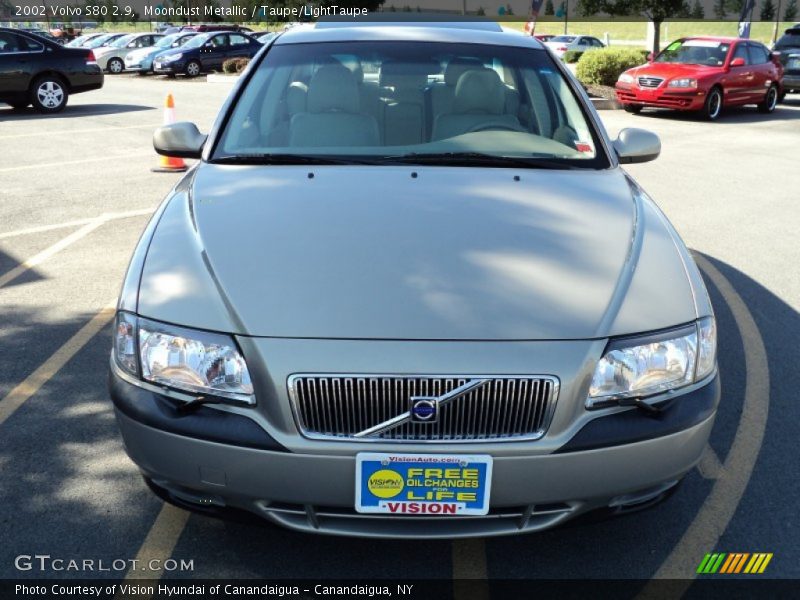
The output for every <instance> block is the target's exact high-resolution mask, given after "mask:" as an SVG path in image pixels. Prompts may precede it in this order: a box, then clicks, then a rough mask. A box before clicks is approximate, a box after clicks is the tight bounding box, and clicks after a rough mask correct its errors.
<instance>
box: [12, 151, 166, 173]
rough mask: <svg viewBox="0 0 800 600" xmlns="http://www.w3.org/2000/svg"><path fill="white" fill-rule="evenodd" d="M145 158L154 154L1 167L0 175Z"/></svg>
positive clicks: (145, 153) (123, 155)
mask: <svg viewBox="0 0 800 600" xmlns="http://www.w3.org/2000/svg"><path fill="white" fill-rule="evenodd" d="M145 156H152V157H153V160H155V159H156V154H155V152H138V153H133V154H120V155H118V156H98V157H96V158H82V159H80V160H64V161H61V162H55V163H40V164H35V165H17V166H16V167H3V168H2V169H0V173H11V172H16V171H25V170H28V169H32V170H39V169H56V168H58V167H63V166H66V165H82V164H89V163H95V162H103V161H105V160H118V161H121V162H125V161H127V160H128V159H131V158H142V157H145Z"/></svg>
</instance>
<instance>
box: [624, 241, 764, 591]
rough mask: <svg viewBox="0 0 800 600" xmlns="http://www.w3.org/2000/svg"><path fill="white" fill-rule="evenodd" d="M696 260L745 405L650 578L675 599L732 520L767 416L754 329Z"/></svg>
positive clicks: (726, 288)
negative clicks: (724, 314) (730, 338)
mask: <svg viewBox="0 0 800 600" xmlns="http://www.w3.org/2000/svg"><path fill="white" fill-rule="evenodd" d="M695 261H696V262H697V264H698V266H699V267H700V268H701V269H702V271H703V273H705V275H706V276H707V277H708V278H709V279H710V280H711V282H712V283H713V284H714V286H715V287H716V288H717V290H718V291H719V293H720V294H721V295H722V297H723V298H724V299H725V303H726V304H727V305H728V307H729V308H730V310H731V312H732V313H733V319H734V321H735V322H736V327H737V328H738V329H739V335H740V337H741V339H742V340H743V341H744V344H743V347H744V362H745V385H744V405H743V406H742V409H741V413H740V414H741V416H740V419H739V425H738V427H737V428H736V433H735V435H734V438H733V444H732V445H731V448H730V450H729V451H728V456H727V459H726V460H725V464H724V468H723V472H722V474H721V475H720V477H719V478H718V479H717V480H716V481H715V482H714V486H713V487H712V488H711V492H710V493H709V495H708V497H707V498H706V500H705V502H703V505H702V506H701V507H700V510H699V511H698V512H697V515H696V516H695V518H694V520H693V521H692V522H691V523H690V525H689V527H688V528H687V529H686V531H684V533H683V536H682V537H681V539H680V540H679V541H678V543H677V544H676V545H675V546H674V547H673V548H672V551H671V552H670V554H669V556H668V557H667V558H666V560H665V561H664V562H663V563H662V564H661V567H659V569H658V571H656V574H655V575H654V576H653V579H671V580H673V581H671V582H670V585H671V588H670V596H672V597H680V596H682V595H683V594H684V593H685V592H686V590H687V589H688V588H689V586H690V585H691V584H692V580H693V579H694V578H695V577H696V576H697V573H696V569H697V561H698V557H701V556H703V554H704V553H706V552H708V551H709V550H710V549H712V548H715V547H716V546H717V544H718V542H719V539H720V537H721V536H722V534H723V533H724V532H725V529H726V528H727V527H728V524H729V523H730V521H731V519H732V518H733V515H734V513H735V512H736V507H737V506H739V502H741V500H742V496H743V495H744V492H745V489H746V488H747V484H748V482H749V481H750V477H751V476H752V474H753V468H754V467H755V463H756V459H757V458H758V454H759V451H760V450H761V445H762V444H763V442H764V432H765V430H766V427H767V414H768V412H769V364H768V362H767V351H766V349H765V347H764V340H763V338H762V337H761V332H760V331H759V330H758V325H756V322H755V319H754V318H753V315H752V314H751V313H750V310H749V309H748V308H747V305H746V304H745V302H744V300H743V299H742V297H741V296H740V295H739V294H738V293H737V292H736V289H735V288H734V287H733V285H731V283H730V281H728V280H727V278H726V277H725V276H724V275H723V274H722V273H720V272H719V270H718V269H717V268H716V267H715V266H714V265H712V264H711V263H710V262H709V261H708V260H707V259H706V258H705V257H703V256H701V255H697V254H696V255H695ZM663 592H664V590H663V587H662V585H661V584H659V583H655V582H650V583H649V584H648V585H646V586H645V587H644V589H643V590H642V592H641V593H640V594H639V596H638V598H639V599H645V598H661V597H663Z"/></svg>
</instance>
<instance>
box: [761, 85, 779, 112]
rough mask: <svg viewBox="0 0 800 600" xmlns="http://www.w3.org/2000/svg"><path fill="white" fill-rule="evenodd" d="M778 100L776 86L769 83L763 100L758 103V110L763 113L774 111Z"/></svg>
mask: <svg viewBox="0 0 800 600" xmlns="http://www.w3.org/2000/svg"><path fill="white" fill-rule="evenodd" d="M779 100H780V98H779V94H778V87H777V86H776V85H771V86H770V87H769V89H768V90H767V94H766V95H765V96H764V101H763V102H759V104H758V112H760V113H763V114H765V115H768V114H770V113H772V112H775V107H776V106H778V101H779Z"/></svg>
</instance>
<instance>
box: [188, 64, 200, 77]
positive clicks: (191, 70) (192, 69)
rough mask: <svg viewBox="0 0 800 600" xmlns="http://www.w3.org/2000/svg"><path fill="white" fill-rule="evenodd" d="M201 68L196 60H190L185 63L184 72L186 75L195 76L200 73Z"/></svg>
mask: <svg viewBox="0 0 800 600" xmlns="http://www.w3.org/2000/svg"><path fill="white" fill-rule="evenodd" d="M201 70H202V67H201V66H200V63H199V62H197V61H196V60H190V61H189V62H188V63H186V68H185V72H186V76H187V77H197V76H198V75H200V71H201Z"/></svg>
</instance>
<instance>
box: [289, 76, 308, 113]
mask: <svg viewBox="0 0 800 600" xmlns="http://www.w3.org/2000/svg"><path fill="white" fill-rule="evenodd" d="M307 96H308V86H307V85H306V84H305V83H302V82H300V81H293V82H292V83H291V84H290V85H289V89H288V90H286V107H287V109H288V110H289V114H290V115H296V114H298V113H301V112H306V98H307Z"/></svg>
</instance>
